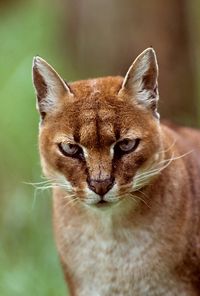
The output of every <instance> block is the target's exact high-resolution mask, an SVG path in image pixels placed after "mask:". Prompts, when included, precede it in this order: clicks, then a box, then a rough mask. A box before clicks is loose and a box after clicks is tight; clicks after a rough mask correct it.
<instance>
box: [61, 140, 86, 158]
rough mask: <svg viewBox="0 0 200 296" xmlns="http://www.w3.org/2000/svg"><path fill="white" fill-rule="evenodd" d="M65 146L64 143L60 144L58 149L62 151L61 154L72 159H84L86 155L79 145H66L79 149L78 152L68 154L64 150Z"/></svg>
mask: <svg viewBox="0 0 200 296" xmlns="http://www.w3.org/2000/svg"><path fill="white" fill-rule="evenodd" d="M63 144H65V143H64V142H61V143H59V144H58V148H59V150H60V152H61V153H62V154H63V155H64V156H67V157H72V158H78V159H80V160H83V159H84V154H83V149H82V148H81V147H80V146H79V145H77V144H71V143H66V144H68V145H71V146H74V147H76V148H77V150H76V151H75V152H74V153H67V152H66V151H65V150H64V149H63V146H62V145H63Z"/></svg>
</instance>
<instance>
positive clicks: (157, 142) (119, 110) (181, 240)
mask: <svg viewBox="0 0 200 296" xmlns="http://www.w3.org/2000/svg"><path fill="white" fill-rule="evenodd" d="M153 75H154V73H153ZM38 77H39V76H38ZM36 83H37V81H36ZM122 83H123V78H121V77H105V78H98V79H95V80H85V81H78V82H74V83H71V84H69V88H68V92H66V94H65V96H64V97H62V98H60V105H59V108H55V109H54V111H51V112H50V113H49V114H48V113H47V115H46V117H45V118H44V120H43V122H42V124H41V128H40V138H39V142H40V153H41V158H42V164H43V170H44V173H45V175H46V176H47V177H49V178H56V177H57V175H62V176H63V177H64V179H66V180H67V181H68V182H69V183H70V184H71V186H72V189H71V191H70V190H69V191H66V190H65V189H63V188H62V187H59V186H58V187H56V188H55V189H54V228H55V237H56V242H57V246H58V251H59V254H60V258H61V262H62V265H63V270H64V273H65V276H66V278H67V281H68V284H69V288H70V291H71V295H75V296H77V295H82V294H81V293H80V292H78V291H79V288H80V289H82V288H83V287H82V279H80V278H78V277H77V276H76V272H75V271H76V270H75V271H74V269H73V268H72V266H71V265H70V263H69V264H68V260H69V262H71V261H70V260H71V258H69V257H68V256H67V254H68V253H69V254H71V252H72V248H75V247H76V246H77V244H79V239H78V237H77V236H76V231H77V233H79V237H80V236H84V233H82V230H81V229H82V227H81V226H80V225H88V224H90V223H95V232H97V233H98V232H100V233H101V232H102V231H103V232H105V236H106V231H104V230H102V229H103V228H102V227H103V226H102V225H101V221H100V220H101V218H98V214H96V213H97V212H98V211H99V212H101V211H102V209H101V208H99V209H98V208H97V209H95V211H94V213H95V214H93V208H92V206H91V208H90V206H87V207H86V206H85V204H84V200H85V198H86V196H87V192H86V188H87V187H88V185H87V179H88V178H90V179H94V180H104V179H106V178H111V177H112V178H114V179H115V183H116V184H117V186H118V191H117V194H118V195H119V197H120V198H119V199H120V200H122V199H123V200H122V202H121V204H119V206H118V207H116V210H115V208H113V211H112V212H111V213H112V214H111V213H110V212H107V215H111V216H112V231H111V233H112V234H111V237H112V236H113V239H114V240H116V241H117V242H118V244H119V245H120V243H121V241H122V238H123V241H124V237H123V236H122V233H123V231H124V230H125V229H126V230H127V229H129V230H131V231H132V233H133V245H134V233H135V231H136V230H137V231H138V229H140V227H141V229H143V227H145V229H146V228H149V229H151V232H150V233H151V234H150V235H152V237H154V239H153V240H155V245H156V244H157V241H160V242H162V244H161V246H160V247H159V251H158V253H157V254H158V257H159V256H160V258H162V264H161V265H163V266H164V267H165V268H166V269H167V270H169V271H168V272H167V275H169V277H170V278H171V277H172V278H173V281H174V282H175V285H176V287H177V290H176V288H175V290H173V291H175V292H172V294H168V295H178V294H180V291H184V293H185V294H184V293H182V294H181V295H199V293H200V230H199V229H200V181H199V180H200V157H199V155H200V132H199V131H197V130H193V129H189V128H183V127H177V126H175V125H171V124H160V123H159V121H158V120H157V119H156V118H155V117H154V114H153V112H154V110H153V112H152V104H150V107H149V108H148V107H147V106H144V105H142V104H141V103H138V102H137V101H136V100H132V99H131V98H130V93H129V92H128V91H126V90H123V89H122ZM43 84H44V82H43ZM46 84H47V83H45V87H46ZM148 84H149V80H148ZM152 87H153V88H154V90H155V85H153V86H152ZM36 89H37V85H36ZM39 91H40V94H43V93H42V91H41V89H40V90H39ZM69 91H70V94H69ZM71 94H73V99H69V96H71ZM155 108H156V107H155ZM130 134H131V137H133V138H139V139H141V140H140V143H139V145H138V148H137V149H136V150H135V151H133V152H131V153H129V154H125V155H123V156H122V157H117V156H115V155H114V156H113V158H112V157H111V154H110V147H111V146H112V145H114V143H116V142H117V141H118V140H120V139H123V138H127V137H128V136H127V135H130ZM65 136H67V137H69V138H70V139H71V140H70V141H72V142H73V143H78V144H79V145H81V146H82V147H84V148H85V149H87V153H88V156H87V157H85V158H83V159H79V158H73V157H65V156H63V155H61V153H59V152H58V147H57V144H59V142H60V141H61V138H62V137H64V138H65ZM156 156H157V158H156ZM172 157H176V159H174V160H172V161H171V162H170V163H169V165H167V166H166V167H165V168H164V169H163V170H161V171H160V172H159V173H158V174H157V175H155V176H154V177H153V178H151V179H150V180H149V182H148V184H145V185H144V186H143V187H142V188H141V189H140V190H138V191H137V190H136V192H134V193H135V194H137V196H138V198H139V199H140V200H139V202H137V203H134V202H133V203H129V200H130V198H129V197H128V196H129V195H130V194H132V187H131V185H132V182H133V180H134V178H135V176H136V175H137V172H139V171H140V170H143V171H144V170H145V168H147V167H151V163H153V162H154V161H157V162H160V161H163V160H165V159H170V158H172ZM155 159H157V160H155ZM72 192H73V194H74V196H75V197H76V198H77V199H78V201H77V202H73V198H74V197H72V198H71V199H70V194H71V193H72ZM67 195H69V198H68V199H67V202H66V198H65V196H67ZM122 196H125V198H122ZM68 200H70V201H71V202H70V203H69V202H68ZM142 201H144V202H142ZM126 204H127V206H126ZM88 207H89V208H88ZM93 207H94V206H93ZM120 207H121V210H120ZM96 210H97V212H96ZM100 216H101V215H100ZM94 217H95V220H94ZM70 227H71V229H74V232H72V234H74V236H73V235H72V236H70V235H69V236H68V231H69V232H70V230H68V229H70ZM78 229H79V230H78ZM83 229H84V228H83ZM120 229H121V230H120ZM141 235H142V232H141ZM90 239H91V241H92V240H93V236H91V237H90ZM83 248H84V245H83ZM109 252H111V253H109ZM109 252H108V253H105V256H111V254H112V252H114V250H110V251H109ZM91 256H92V255H91ZM125 257H126V255H125V256H124V261H126V258H125ZM108 258H109V257H108ZM87 260H88V259H87ZM132 260H133V261H134V260H135V259H134V258H133V259H132ZM151 260H152V264H153V263H154V261H155V262H156V260H157V258H156V257H152V258H151ZM83 261H84V258H83ZM81 264H83V262H80V265H81ZM97 264H98V262H97ZM144 264H145V262H144ZM130 265H131V262H130ZM158 266H159V265H158ZM96 268H98V266H97V267H95V266H94V268H93V272H94V274H95V272H97V271H96ZM115 268H116V270H115ZM117 269H118V266H117V264H116V265H115V264H113V267H112V270H110V274H111V278H112V280H111V282H110V286H111V283H112V282H116V283H117V282H119V278H118V277H117ZM156 269H157V267H156ZM156 269H152V270H151V273H152V279H153V273H154V272H155V270H156ZM158 270H159V267H158ZM85 272H86V273H87V272H88V271H87V270H86V271H85ZM145 272H146V271H145V270H144V273H145ZM84 276H85V274H82V277H83V278H84ZM126 276H127V275H126V274H123V275H122V278H123V277H125V278H126ZM90 284H91V283H88V285H90ZM150 284H152V283H150ZM160 285H161V287H160V288H162V283H161V284H160ZM169 287H170V286H169ZM121 289H122V288H120V287H118V286H117V284H116V286H115V288H113V290H112V289H111V290H110V292H109V294H108V295H111V296H112V295H133V291H132V292H131V291H129V292H120V291H125V290H121ZM181 289H182V290H181ZM116 291H118V292H116ZM134 291H136V290H134ZM138 291H139V290H138ZM145 291H146V290H145V289H144V292H141V291H140V292H135V294H134V295H161V294H159V292H156V290H155V292H151V293H152V294H151V293H150V292H149V294H148V293H147V294H145ZM149 291H153V290H149ZM158 291H161V290H159V289H158ZM169 292H170V291H169ZM120 293H122V294H120ZM157 293H158V294H157ZM98 295H99V294H98ZM102 295H103V294H102ZM105 295H107V294H105ZM163 295H164V294H163ZM165 295H166V294H165Z"/></svg>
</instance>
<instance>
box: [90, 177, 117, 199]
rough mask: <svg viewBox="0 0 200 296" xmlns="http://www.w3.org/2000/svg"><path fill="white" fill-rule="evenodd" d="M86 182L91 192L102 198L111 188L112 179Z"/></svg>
mask: <svg viewBox="0 0 200 296" xmlns="http://www.w3.org/2000/svg"><path fill="white" fill-rule="evenodd" d="M87 182H88V186H89V188H90V189H91V190H92V191H94V192H95V193H96V194H98V195H101V196H103V195H105V194H106V193H107V192H108V191H109V190H110V189H111V188H112V187H113V183H114V179H113V178H112V179H111V178H109V179H103V180H101V179H100V180H99V179H88V180H87Z"/></svg>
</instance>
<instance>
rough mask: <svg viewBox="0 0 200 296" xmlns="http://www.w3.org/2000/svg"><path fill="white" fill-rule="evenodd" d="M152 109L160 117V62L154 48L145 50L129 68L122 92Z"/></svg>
mask: <svg viewBox="0 0 200 296" xmlns="http://www.w3.org/2000/svg"><path fill="white" fill-rule="evenodd" d="M124 92H125V93H127V94H128V96H129V97H130V98H131V100H134V101H136V102H138V103H139V104H143V105H144V106H145V107H147V108H149V109H151V110H152V111H153V112H154V113H155V114H154V115H156V117H158V113H157V102H158V99H159V94H158V63H157V58H156V53H155V51H154V50H153V48H147V49H146V50H144V51H143V52H142V53H141V54H140V55H139V56H138V57H137V58H136V59H135V61H134V62H133V64H132V65H131V67H130V68H129V70H128V72H127V74H126V76H125V78H124V81H123V84H122V88H121V90H120V93H124Z"/></svg>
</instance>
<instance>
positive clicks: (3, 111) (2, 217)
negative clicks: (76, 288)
mask: <svg viewBox="0 0 200 296" xmlns="http://www.w3.org/2000/svg"><path fill="white" fill-rule="evenodd" d="M11 8H12V7H11ZM11 8H9V9H8V10H7V11H5V13H4V16H3V15H1V19H0V36H1V56H0V77H1V82H0V98H1V107H0V129H1V141H0V154H1V158H0V180H1V186H0V191H1V200H0V233H1V238H0V295H3V296H12V295H16V296H17V295H19V296H23V295H24V296H27V295H29V296H31V295H33V296H35V295H37V296H40V295H41V296H45V295H46V296H51V295H52V296H54V295H56V296H62V295H66V288H65V284H64V280H63V276H62V272H61V268H60V264H59V259H58V256H57V252H56V250H55V245H54V240H53V234H52V227H51V223H52V222H51V194H50V192H49V193H47V194H45V195H44V194H40V193H38V194H37V195H36V197H37V198H36V200H34V188H33V187H32V186H30V185H27V184H25V182H36V181H40V176H41V170H40V165H39V158H38V151H37V150H38V149H37V130H38V127H37V126H38V114H37V112H36V109H35V96H34V90H33V87H32V81H31V64H32V58H33V56H34V55H36V54H39V55H41V56H44V57H45V58H46V59H47V60H49V61H50V62H51V63H53V64H55V65H57V66H58V69H59V63H60V65H61V63H62V61H61V60H60V61H57V60H56V58H55V57H56V56H57V57H59V56H60V55H59V53H58V52H56V46H55V44H54V35H55V34H56V27H55V26H53V24H55V23H56V19H55V18H56V14H55V12H54V14H53V7H51V8H50V6H49V5H47V3H43V4H41V3H39V2H38V3H37V2H36V1H32V2H30V1H29V2H24V3H21V5H20V6H15V7H13V8H12V9H11Z"/></svg>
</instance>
